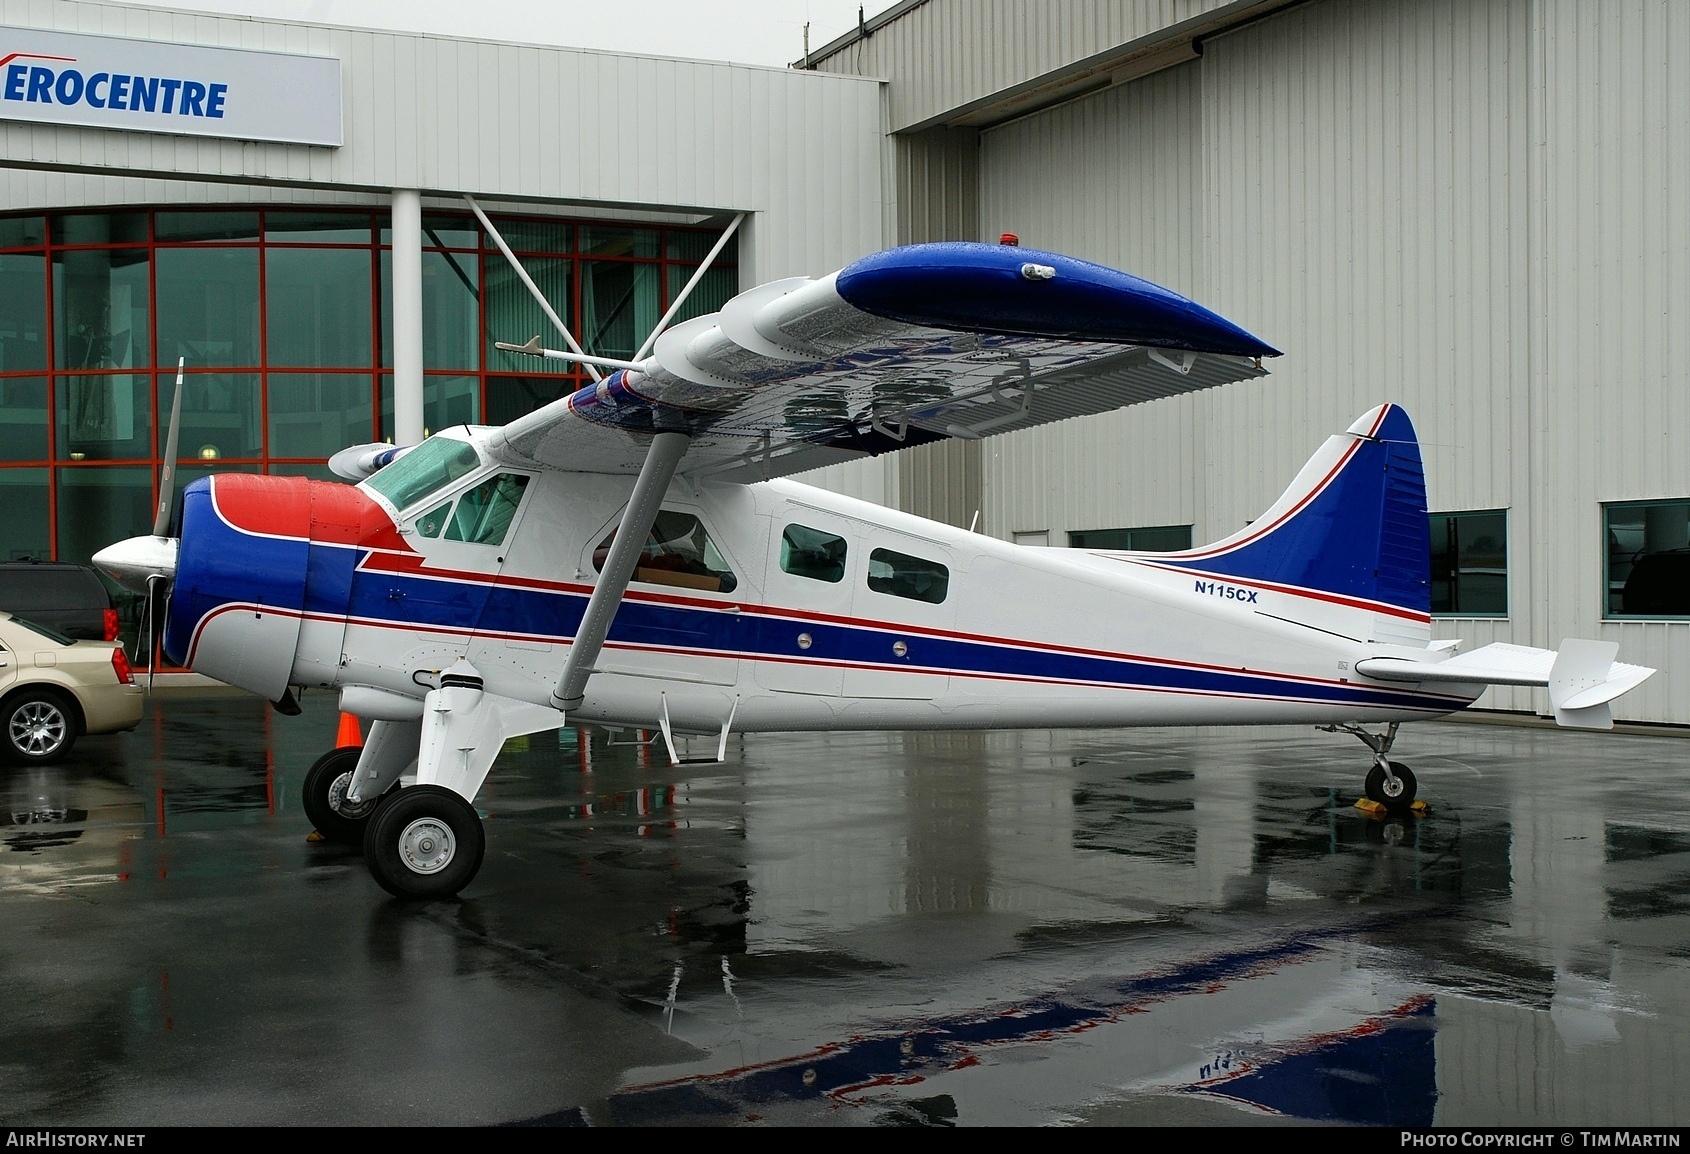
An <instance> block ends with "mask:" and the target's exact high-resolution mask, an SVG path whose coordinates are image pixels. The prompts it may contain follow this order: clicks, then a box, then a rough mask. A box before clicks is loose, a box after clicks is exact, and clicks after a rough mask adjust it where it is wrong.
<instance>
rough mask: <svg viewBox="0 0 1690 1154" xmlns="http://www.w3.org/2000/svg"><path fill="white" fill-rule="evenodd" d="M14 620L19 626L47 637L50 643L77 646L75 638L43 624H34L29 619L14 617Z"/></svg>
mask: <svg viewBox="0 0 1690 1154" xmlns="http://www.w3.org/2000/svg"><path fill="white" fill-rule="evenodd" d="M12 620H13V621H15V622H17V623H18V624H19V625H22V626H23V627H24V628H25V629H28V630H29V631H31V632H32V633H39V634H41V636H43V637H45V638H46V639H47V640H49V641H57V642H58V643H59V644H60V645H75V644H76V641H75V639H74V638H70V637H66V636H65V635H64V634H63V633H60V632H59V631H58V630H57V629H49V628H48V627H47V626H45V625H41V624H39V623H37V622H34V621H30V620H29V619H28V618H24V617H13V618H12Z"/></svg>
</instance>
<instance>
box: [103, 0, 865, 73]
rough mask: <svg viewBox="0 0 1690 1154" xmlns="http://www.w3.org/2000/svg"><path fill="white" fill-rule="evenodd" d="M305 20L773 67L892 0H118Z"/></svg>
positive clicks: (817, 45) (825, 41)
mask: <svg viewBox="0 0 1690 1154" xmlns="http://www.w3.org/2000/svg"><path fill="white" fill-rule="evenodd" d="M125 2H127V3H140V4H147V5H149V6H152V7H159V8H179V9H192V10H196V11H205V12H227V13H231V14H235V15H243V16H260V17H268V18H273V19H277V20H297V21H301V22H305V23H312V24H341V25H350V26H352V27H357V28H390V29H395V30H400V31H408V32H438V33H440V34H442V35H446V36H476V37H483V38H486V39H490V40H514V41H518V42H524V41H532V42H535V43H540V44H566V45H572V46H574V47H578V48H602V49H607V50H610V51H614V52H640V53H647V54H649V55H653V56H687V57H693V58H699V59H706V60H732V61H734V62H736V63H741V64H767V65H771V66H773V67H777V68H781V67H785V66H786V65H787V64H789V63H791V62H792V61H794V60H797V59H799V58H800V57H801V56H803V54H804V24H805V22H806V21H807V22H809V24H810V46H811V48H820V47H821V46H822V45H824V44H826V43H827V42H828V41H830V40H832V39H834V38H835V37H837V36H841V35H843V34H844V33H846V32H849V31H850V30H851V29H852V28H854V27H856V24H857V8H858V5H859V2H861V3H862V7H863V9H864V11H865V14H866V15H867V16H873V15H875V14H876V13H878V12H884V11H885V10H886V9H888V8H890V7H892V6H893V4H894V3H896V0H479V2H466V0H125Z"/></svg>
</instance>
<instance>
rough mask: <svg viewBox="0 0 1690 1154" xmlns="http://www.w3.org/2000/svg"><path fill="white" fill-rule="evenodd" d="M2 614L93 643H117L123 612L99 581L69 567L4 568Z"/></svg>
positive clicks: (0, 571) (0, 567)
mask: <svg viewBox="0 0 1690 1154" xmlns="http://www.w3.org/2000/svg"><path fill="white" fill-rule="evenodd" d="M0 610H4V611H6V612H7V613H13V614H16V615H17V616H19V617H22V618H25V619H26V620H29V621H35V622H39V623H40V624H42V625H45V626H47V627H48V628H50V629H57V630H58V631H59V632H60V633H63V634H65V635H66V636H67V637H75V638H78V639H80V640H87V641H116V640H117V609H116V608H115V607H114V606H113V605H112V599H111V593H110V592H108V591H107V589H106V586H105V583H104V582H103V581H101V580H100V578H99V575H98V574H97V573H95V572H94V571H93V570H92V569H90V568H88V567H87V566H86V565H72V564H71V563H70V562H68V561H4V562H0Z"/></svg>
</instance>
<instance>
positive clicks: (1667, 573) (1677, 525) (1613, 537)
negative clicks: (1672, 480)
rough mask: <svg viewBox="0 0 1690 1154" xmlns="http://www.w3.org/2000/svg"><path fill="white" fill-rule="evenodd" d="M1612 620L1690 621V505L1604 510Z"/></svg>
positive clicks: (1629, 505)
mask: <svg viewBox="0 0 1690 1154" xmlns="http://www.w3.org/2000/svg"><path fill="white" fill-rule="evenodd" d="M1602 519H1603V530H1604V536H1605V538H1606V540H1607V542H1608V563H1607V583H1606V584H1607V590H1608V605H1607V609H1608V616H1609V617H1690V501H1634V502H1629V503H1627V504H1623V505H1607V506H1604V507H1603V510H1602Z"/></svg>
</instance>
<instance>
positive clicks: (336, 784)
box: [301, 746, 379, 846]
mask: <svg viewBox="0 0 1690 1154" xmlns="http://www.w3.org/2000/svg"><path fill="white" fill-rule="evenodd" d="M362 752H363V750H362V749H359V748H358V747H356V746H342V747H341V748H339V749H331V750H329V751H328V752H327V753H325V754H323V756H322V757H319V758H318V759H317V760H316V761H315V762H314V763H313V764H312V766H311V768H310V769H309V770H307V771H306V773H305V788H304V790H303V791H302V795H303V796H302V798H301V800H302V801H303V802H304V803H305V816H306V817H308V818H310V819H311V825H312V827H313V828H315V829H316V831H317V832H318V833H320V834H322V835H323V836H324V837H326V838H328V839H329V840H330V841H332V842H336V843H338V844H340V845H351V846H361V845H363V844H364V827H365V826H367V825H369V823H370V814H372V813H373V812H375V808H376V802H377V801H379V799H375V800H370V801H364V802H361V803H360V804H358V805H353V804H352V803H351V802H349V801H347V800H346V790H347V787H348V786H350V785H351V784H352V771H353V770H355V769H357V768H358V755H359V754H361V753H362Z"/></svg>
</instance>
